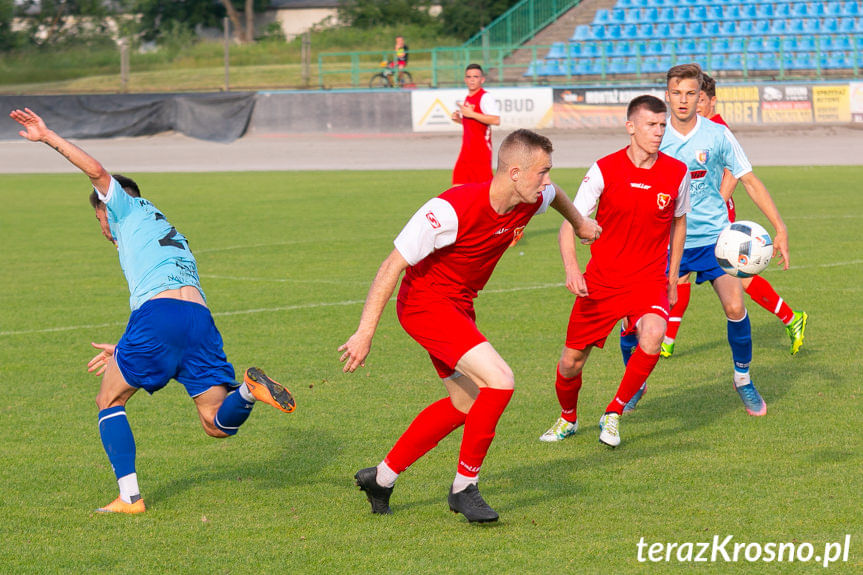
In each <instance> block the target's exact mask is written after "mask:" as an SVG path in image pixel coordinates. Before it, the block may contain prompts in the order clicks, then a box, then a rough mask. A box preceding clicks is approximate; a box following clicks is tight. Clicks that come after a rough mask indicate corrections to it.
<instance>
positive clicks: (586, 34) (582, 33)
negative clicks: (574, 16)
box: [570, 24, 590, 42]
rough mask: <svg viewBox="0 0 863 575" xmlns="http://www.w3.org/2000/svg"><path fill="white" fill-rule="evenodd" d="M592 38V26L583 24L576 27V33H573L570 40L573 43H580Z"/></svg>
mask: <svg viewBox="0 0 863 575" xmlns="http://www.w3.org/2000/svg"><path fill="white" fill-rule="evenodd" d="M589 38H590V26H587V25H585V24H581V25H579V26H576V27H575V32H573V33H572V38H570V40H571V41H573V42H578V41H580V40H587V39H589Z"/></svg>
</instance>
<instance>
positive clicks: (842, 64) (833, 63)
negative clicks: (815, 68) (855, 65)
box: [821, 52, 851, 70]
mask: <svg viewBox="0 0 863 575" xmlns="http://www.w3.org/2000/svg"><path fill="white" fill-rule="evenodd" d="M821 67H822V68H826V69H828V70H840V69H843V68H850V67H851V65H850V64H849V63H848V59H847V58H846V56H845V52H823V53H822V54H821Z"/></svg>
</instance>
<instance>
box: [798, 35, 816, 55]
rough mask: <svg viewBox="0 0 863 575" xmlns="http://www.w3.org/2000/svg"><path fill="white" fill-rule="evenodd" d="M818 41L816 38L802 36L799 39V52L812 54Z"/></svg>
mask: <svg viewBox="0 0 863 575" xmlns="http://www.w3.org/2000/svg"><path fill="white" fill-rule="evenodd" d="M815 43H816V39H815V37H814V36H800V37H798V38H797V51H798V52H811V51H812V50H815V49H816V46H815Z"/></svg>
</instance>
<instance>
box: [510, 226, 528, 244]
mask: <svg viewBox="0 0 863 575" xmlns="http://www.w3.org/2000/svg"><path fill="white" fill-rule="evenodd" d="M524 228H525V226H519V227H517V228H515V229H514V230H512V245H515V244H517V243H518V242H519V241H521V238H523V237H524Z"/></svg>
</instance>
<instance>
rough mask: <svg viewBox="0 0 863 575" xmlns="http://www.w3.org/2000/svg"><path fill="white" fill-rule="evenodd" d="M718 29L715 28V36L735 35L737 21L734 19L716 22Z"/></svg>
mask: <svg viewBox="0 0 863 575" xmlns="http://www.w3.org/2000/svg"><path fill="white" fill-rule="evenodd" d="M718 24H719V29H718V30H717V33H716V35H717V36H736V35H737V22H735V21H734V20H725V21H723V22H718Z"/></svg>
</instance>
